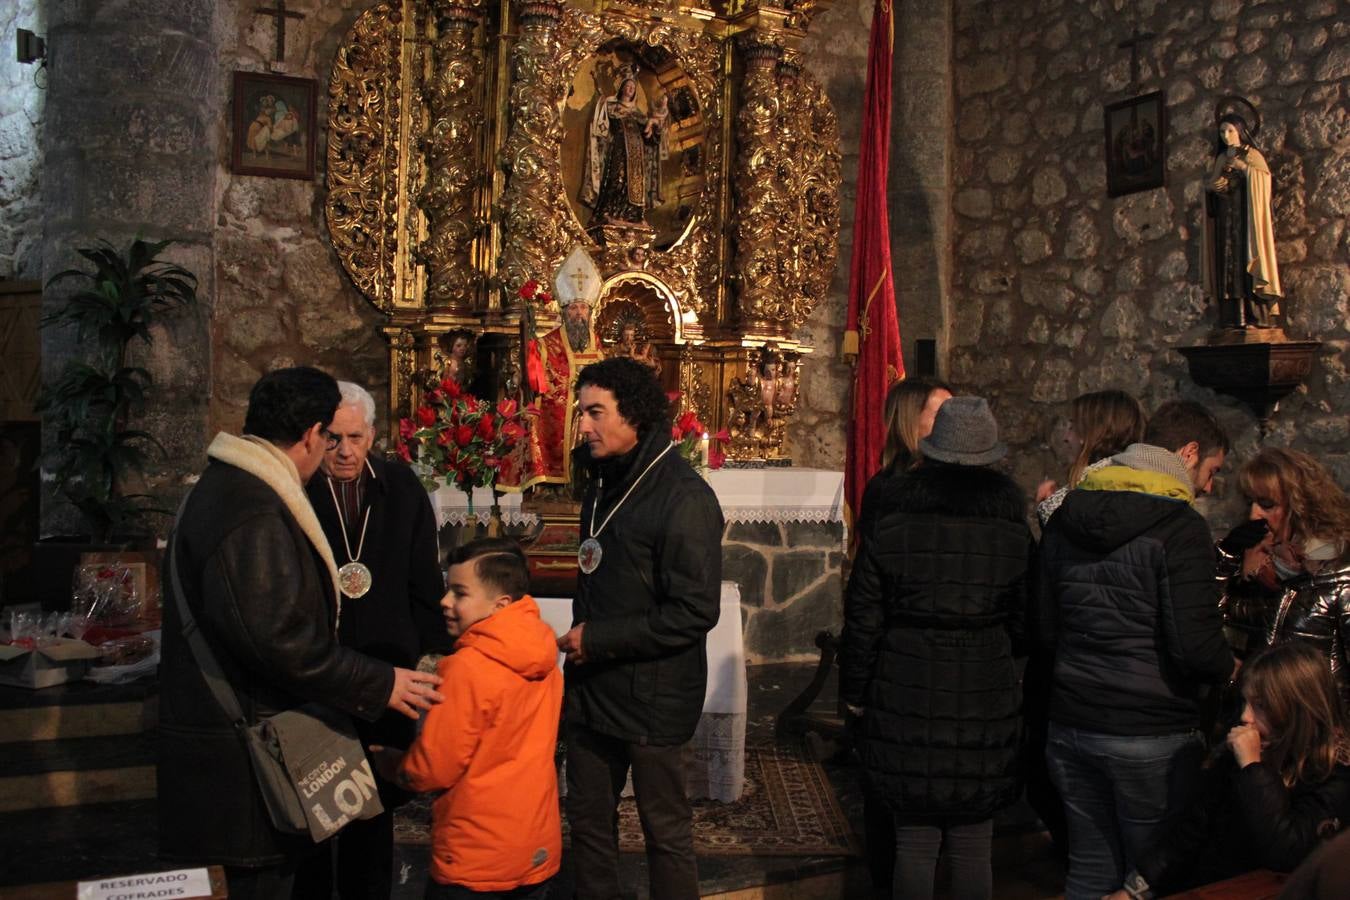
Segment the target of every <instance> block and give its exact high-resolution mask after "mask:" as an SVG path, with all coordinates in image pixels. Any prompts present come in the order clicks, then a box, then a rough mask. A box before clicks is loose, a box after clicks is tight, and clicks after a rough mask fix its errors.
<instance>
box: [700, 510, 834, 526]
mask: <svg viewBox="0 0 1350 900" xmlns="http://www.w3.org/2000/svg"><path fill="white" fill-rule="evenodd" d="M722 518H724V519H726V520H727V522H729V523H730V522H770V523H776V524H780V525H781V524H786V523H788V522H807V523H815V524H822V523H827V522H842V521H844V514H843V510H842V509H841V508H839V507H834V506H724V507H722Z"/></svg>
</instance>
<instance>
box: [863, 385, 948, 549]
mask: <svg viewBox="0 0 1350 900" xmlns="http://www.w3.org/2000/svg"><path fill="white" fill-rule="evenodd" d="M951 398H952V389H951V388H950V387H949V386H948V385H947V383H946V382H945V381H940V380H939V379H937V378H929V377H926V376H919V377H917V378H906V379H904V380H903V381H897V382H896V383H895V384H893V385H891V388H890V390H889V391H887V392H886V410H885V411H886V445H885V446H884V447H883V448H882V450H881V468H880V469H879V470H878V471H877V473H876V474H875V475H873V476H872V477H871V479H869V480H868V482H867V486H866V487H865V488H863V498H862V508H861V509H860V510H858V527H857V528H856V529H854V533H855V534H862V533H863V531H864V529H865V527H866V525H867V523H868V521H869V520H870V518H871V517H872V516H874V515H875V514H876V506H877V502H878V497H879V496H880V494H881V490H882V486H883V485H884V484H885V483H886V481H887V480H888V479H890V478H892V477H895V476H897V475H903V474H904V473H906V472H908V471H909V470H911V469H913V468H914V467H916V466H917V465H918V464H919V463H920V462H922V461H923V454H922V453H921V452H920V451H919V441H921V440H923V439H924V438H926V437H928V435H929V433H930V432H932V430H933V418H934V417H935V416H936V415H937V411H938V409H939V408H940V407H941V406H942V404H943V403H946V402H947V401H948V400H950V399H951Z"/></svg>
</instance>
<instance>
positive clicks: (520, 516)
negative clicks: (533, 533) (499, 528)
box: [436, 506, 539, 528]
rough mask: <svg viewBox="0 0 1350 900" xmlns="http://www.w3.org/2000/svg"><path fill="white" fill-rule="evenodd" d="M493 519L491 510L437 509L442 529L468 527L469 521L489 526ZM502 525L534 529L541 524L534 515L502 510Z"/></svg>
mask: <svg viewBox="0 0 1350 900" xmlns="http://www.w3.org/2000/svg"><path fill="white" fill-rule="evenodd" d="M491 518H492V510H491V509H476V508H475V509H474V511H473V512H469V509H468V507H466V506H441V507H438V508H437V509H436V525H437V527H442V526H445V525H468V524H469V520H470V519H472V520H473V521H475V522H477V523H478V524H479V525H487V524H488V521H489V520H490V519H491ZM502 524H504V525H506V526H508V527H511V526H516V525H524V526H526V527H527V528H533V527H534V526H535V525H538V524H539V517H538V516H536V515H535V514H534V513H527V512H518V511H515V510H505V509H504V510H502Z"/></svg>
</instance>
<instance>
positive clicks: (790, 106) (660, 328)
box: [326, 0, 840, 461]
mask: <svg viewBox="0 0 1350 900" xmlns="http://www.w3.org/2000/svg"><path fill="white" fill-rule="evenodd" d="M821 8H823V4H820V3H811V2H805V3H797V4H795V5H793V7H792V8H791V9H786V8H779V7H774V6H769V5H767V4H762V3H755V2H750V3H741V2H733V3H729V4H727V5H720V4H714V5H711V6H701V5H690V4H686V3H678V2H661V0H635V2H629V3H608V2H594V3H567V4H564V3H557V2H538V0H529V2H497V3H489V2H484V0H401V2H390V3H382V4H380V5H378V6H375V7H373V8H371V9H369V10H368V11H366V12H365V13H364V14H363V15H361V16H360V17H359V18H358V19H357V21H356V23H355V24H354V25H353V27H352V29H351V31H350V32H349V33H348V35H347V37H346V39H345V40H344V41H343V42H342V44H341V46H340V47H339V49H338V52H337V56H336V59H335V63H334V67H333V76H332V80H331V83H330V85H329V132H328V148H327V152H328V167H327V170H328V193H327V201H326V202H327V214H328V224H329V230H330V234H331V238H332V241H333V244H334V246H335V247H336V249H337V251H338V255H339V256H340V258H341V259H342V263H343V265H344V266H345V267H346V269H347V271H348V273H349V274H350V276H351V278H352V280H353V282H354V283H355V285H356V286H357V287H358V288H359V289H360V290H361V291H362V293H364V294H365V296H366V297H367V298H369V300H370V302H371V303H373V304H374V305H375V306H376V307H377V308H379V309H380V310H381V311H382V312H383V313H384V314H385V315H386V316H387V321H386V324H385V325H384V333H385V335H386V337H387V339H388V341H389V359H390V362H389V365H390V394H391V396H390V401H391V402H390V408H391V409H392V410H393V412H394V415H393V416H391V424H395V423H396V422H397V419H398V417H399V416H401V415H409V414H410V412H411V410H412V409H413V408H414V406H415V405H416V404H417V402H418V399H419V396H420V391H421V390H422V384H423V383H424V382H425V381H426V379H427V378H428V377H431V376H440V375H443V374H444V373H445V372H447V371H456V372H461V371H462V372H464V373H466V374H465V375H464V378H465V380H466V383H468V382H470V381H471V382H472V384H471V387H472V389H473V390H474V391H475V392H476V393H478V394H479V395H480V396H503V395H512V396H514V395H517V394H518V393H519V392H520V391H521V389H522V385H521V381H522V378H521V372H522V366H521V342H522V339H523V338H522V318H523V315H522V314H523V310H522V306H521V304H522V302H524V301H522V300H521V299H520V295H519V289H520V287H521V285H522V284H524V283H525V282H526V281H528V280H530V279H535V280H537V281H538V282H541V283H544V284H548V283H550V282H551V281H552V279H553V275H554V272H555V270H557V268H558V267H559V265H560V264H561V262H562V261H563V259H564V258H565V257H566V256H567V254H568V253H569V252H570V250H571V248H572V247H573V246H576V245H581V246H583V247H584V248H586V250H587V251H588V253H590V255H591V256H592V258H593V259H594V261H595V263H596V265H597V267H598V268H599V270H600V272H601V275H602V278H603V287H602V290H601V296H600V300H599V303H598V308H597V309H596V310H594V318H595V324H596V331H597V333H598V335H599V336H600V339H601V340H602V342H604V343H605V344H606V345H614V346H616V347H617V346H618V345H620V344H621V343H622V342H623V341H624V340H625V334H626V335H627V338H628V339H629V340H633V339H634V338H636V340H637V341H639V342H640V343H641V345H642V346H643V347H644V348H645V350H644V352H646V353H648V354H649V355H650V358H651V360H652V364H653V366H654V369H655V370H656V371H658V372H659V376H660V378H661V380H662V382H663V383H664V384H665V386H666V387H667V389H668V390H671V391H679V392H680V393H681V395H682V398H683V401H682V402H683V403H684V404H685V406H686V408H693V409H695V410H696V411H697V412H698V414H699V416H700V418H702V419H703V421H704V422H706V423H708V425H709V426H710V427H711V428H713V429H720V428H726V429H728V431H729V433H730V434H731V437H732V442H731V445H730V447H729V448H728V449H729V452H728V455H729V457H730V458H731V459H733V460H742V461H751V460H768V461H774V460H778V461H782V460H783V457H784V455H785V454H784V449H783V447H784V440H783V438H784V429H785V427H786V425H787V424H788V423H789V422H790V421H791V419H792V416H793V414H794V413H795V410H796V398H797V394H798V391H797V385H798V378H799V374H800V366H801V358H802V356H803V355H804V354H807V353H810V352H811V351H812V348H811V347H809V346H806V345H805V344H803V343H802V342H801V341H800V340H798V338H797V337H796V333H797V331H798V329H799V328H800V326H801V325H802V323H803V322H804V321H805V319H806V318H807V316H808V315H809V314H810V312H811V310H812V308H813V306H814V304H815V303H816V301H817V300H818V299H819V298H821V297H822V296H824V294H825V292H826V291H827V290H828V287H829V283H830V280H831V277H832V275H833V273H834V268H835V262H836V253H837V242H838V231H839V209H838V192H839V185H840V172H839V137H838V127H837V123H836V121H835V116H834V112H833V110H832V108H831V106H830V103H829V100H828V99H827V97H826V95H825V93H824V91H823V90H822V88H821V86H820V85H819V83H818V82H817V81H816V80H815V79H814V78H813V77H812V75H811V74H810V71H809V67H808V66H807V65H805V64H804V61H803V60H802V59H801V57H800V53H799V47H800V44H801V42H802V39H803V37H804V36H805V33H806V30H807V28H808V27H809V25H810V21H811V19H812V17H813V16H814V15H815V14H816V12H818V11H819V10H820V9H821ZM536 317H537V323H536V325H537V329H538V331H539V332H540V333H542V332H543V331H545V330H547V329H550V328H552V327H554V326H556V325H557V324H558V323H559V320H560V314H559V311H558V310H557V309H556V308H544V309H539V310H537V311H536Z"/></svg>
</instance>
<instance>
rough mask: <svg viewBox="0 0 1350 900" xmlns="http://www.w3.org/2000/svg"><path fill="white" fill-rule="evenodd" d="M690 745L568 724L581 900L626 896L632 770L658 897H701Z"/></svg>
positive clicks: (571, 819) (570, 811)
mask: <svg viewBox="0 0 1350 900" xmlns="http://www.w3.org/2000/svg"><path fill="white" fill-rule="evenodd" d="M687 749H688V744H680V745H678V746H674V747H653V746H649V745H643V744H630V743H628V742H627V741H623V740H620V739H618V738H613V737H608V736H606V735H603V734H599V733H598V732H595V731H592V730H591V729H589V728H586V727H584V726H580V725H573V726H569V727H568V728H567V821H568V823H569V824H570V826H571V829H572V868H573V872H574V874H575V877H576V897H577V900H619V898H620V896H621V894H620V889H619V795H620V794H621V793H622V791H623V785H624V782H625V781H626V780H627V779H628V770H629V768H630V767H631V768H632V770H633V794H634V796H635V798H636V800H637V808H638V818H639V819H641V820H642V835H643V837H644V838H645V839H646V842H647V867H648V870H649V873H648V874H649V878H650V885H651V891H650V893H651V898H652V900H698V895H699V894H698V863H697V861H696V860H695V858H694V835H693V810H692V809H691V808H690V806H689V798H688V797H687V796H686V795H685V791H684V763H685V756H686V751H687Z"/></svg>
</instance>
